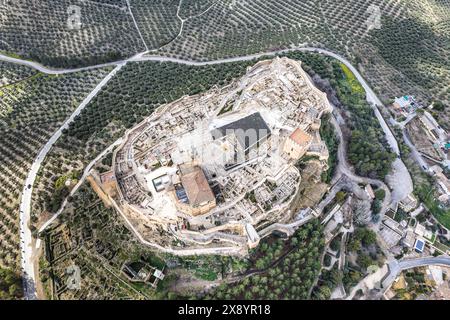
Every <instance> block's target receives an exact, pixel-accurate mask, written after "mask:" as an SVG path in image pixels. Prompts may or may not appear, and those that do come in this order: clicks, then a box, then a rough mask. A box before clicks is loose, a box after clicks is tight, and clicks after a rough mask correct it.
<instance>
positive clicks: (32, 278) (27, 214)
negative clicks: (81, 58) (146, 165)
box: [19, 63, 125, 299]
mask: <svg viewBox="0 0 450 320" xmlns="http://www.w3.org/2000/svg"><path fill="white" fill-rule="evenodd" d="M124 65H125V63H122V64H119V65H118V66H117V67H116V68H114V70H112V71H111V72H110V73H109V74H108V75H107V76H106V77H105V78H104V79H103V80H102V81H101V82H100V83H99V84H98V85H97V86H96V87H95V88H94V90H93V91H92V92H91V93H90V94H89V95H88V96H87V97H86V98H85V99H84V100H83V102H81V104H80V105H79V106H78V107H77V109H75V111H74V112H73V113H72V114H71V116H70V117H69V118H68V119H67V120H66V121H65V122H64V123H63V125H62V126H61V127H60V128H59V129H58V130H57V131H56V132H55V133H54V134H53V135H52V136H51V137H50V139H49V140H48V141H47V143H46V144H45V145H44V146H43V147H42V149H41V150H40V151H39V154H38V155H37V157H36V158H35V160H34V162H33V163H32V165H31V168H30V170H29V171H28V175H27V178H26V180H25V185H24V187H23V191H22V196H21V202H20V209H19V210H20V222H19V224H20V247H21V251H22V258H21V266H22V273H23V276H24V282H23V286H24V297H25V299H35V298H36V289H35V285H34V284H35V282H36V275H35V272H34V263H33V242H32V235H31V230H30V228H29V223H30V219H31V197H32V194H33V185H34V182H35V180H36V176H37V174H38V172H39V169H40V168H41V165H42V163H43V161H44V159H45V157H46V156H47V154H48V152H49V151H50V149H51V148H52V147H53V145H54V144H55V143H56V141H57V140H58V139H59V137H61V135H62V132H63V130H64V129H67V128H68V127H69V125H70V123H71V122H73V121H74V119H75V117H76V116H77V115H79V114H80V112H81V111H82V110H83V109H84V108H85V107H86V106H87V105H88V104H89V102H90V101H91V100H92V99H93V98H94V97H95V96H96V95H97V93H98V92H100V90H101V89H102V88H103V87H104V86H105V85H106V84H107V83H108V81H109V80H111V78H112V77H113V76H114V75H115V74H116V73H117V72H118V71H119V70H120V69H121V68H122V67H123V66H124Z"/></svg>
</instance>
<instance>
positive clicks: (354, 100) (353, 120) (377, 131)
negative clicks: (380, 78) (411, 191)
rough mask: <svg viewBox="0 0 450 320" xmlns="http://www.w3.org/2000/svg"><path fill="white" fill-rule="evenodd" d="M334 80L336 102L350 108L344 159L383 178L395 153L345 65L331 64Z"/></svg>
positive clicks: (356, 167) (362, 90) (372, 176)
mask: <svg viewBox="0 0 450 320" xmlns="http://www.w3.org/2000/svg"><path fill="white" fill-rule="evenodd" d="M334 72H335V77H336V80H337V89H336V90H337V95H338V98H339V100H340V102H341V103H342V104H343V105H344V106H345V107H347V108H348V110H349V111H350V112H351V115H350V118H349V119H348V120H349V123H348V125H349V126H350V128H351V130H352V131H351V136H350V141H349V146H348V159H349V161H350V163H351V164H353V165H354V166H355V169H356V172H357V173H358V174H360V175H363V176H368V177H370V178H377V179H384V177H385V176H386V175H387V174H388V172H389V170H390V168H391V163H392V161H393V160H394V159H395V154H393V153H391V152H390V151H388V150H389V149H388V148H389V147H388V146H387V142H386V139H385V136H384V133H383V131H382V129H381V127H380V125H379V123H378V121H377V119H376V117H375V114H374V111H373V110H372V108H371V107H370V106H369V105H368V103H367V101H366V99H365V98H366V97H365V92H364V89H363V88H362V87H361V85H360V84H359V83H357V82H356V79H355V77H354V76H353V74H352V73H351V72H350V70H348V69H347V68H345V69H344V68H343V65H342V64H339V69H337V68H336V64H334Z"/></svg>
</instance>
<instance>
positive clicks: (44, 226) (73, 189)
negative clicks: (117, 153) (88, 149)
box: [36, 138, 123, 247]
mask: <svg viewBox="0 0 450 320" xmlns="http://www.w3.org/2000/svg"><path fill="white" fill-rule="evenodd" d="M122 141H123V139H122V138H120V139H118V140H116V142H114V143H113V144H112V145H110V146H109V147H108V148H106V149H105V150H103V151H102V152H101V153H100V154H99V155H98V156H97V157H96V158H95V159H94V160H92V161H91V162H90V163H89V164H88V165H87V166H86V168H85V169H84V173H83V176H82V177H81V178H80V180H79V181H78V182H77V184H76V185H75V186H74V187H73V188H72V190H71V191H70V193H69V196H68V197H71V196H73V195H74V194H75V192H77V190H78V189H79V188H80V187H81V186H82V185H83V183H84V181H85V180H86V178H87V177H88V176H89V174H90V172H91V170H92V167H93V166H94V165H95V164H96V163H97V162H98V161H99V160H100V159H101V158H103V157H104V156H105V155H106V154H107V153H109V152H111V151H112V150H113V149H114V147H116V146H118V145H120V144H121V143H122ZM68 197H66V199H65V200H64V201H63V203H62V205H61V207H60V208H59V210H58V212H56V213H55V214H54V215H53V216H52V217H51V218H50V219H48V220H47V221H46V222H45V223H44V224H43V225H42V226H41V227H40V228H39V233H41V232H42V231H44V230H45V229H47V227H48V226H49V225H51V224H52V223H53V221H55V220H56V218H58V216H59V215H60V214H61V213H62V212H63V211H64V208H65V207H66V205H67V203H68ZM36 247H38V246H37V245H36Z"/></svg>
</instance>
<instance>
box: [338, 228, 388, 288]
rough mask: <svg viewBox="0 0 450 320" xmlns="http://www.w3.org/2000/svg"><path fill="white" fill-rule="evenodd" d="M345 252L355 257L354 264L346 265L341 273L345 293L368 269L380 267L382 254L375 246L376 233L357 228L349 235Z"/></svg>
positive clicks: (348, 263)
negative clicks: (374, 266)
mask: <svg viewBox="0 0 450 320" xmlns="http://www.w3.org/2000/svg"><path fill="white" fill-rule="evenodd" d="M347 250H348V252H349V253H350V254H351V255H352V256H356V257H355V258H356V259H355V263H353V262H349V259H348V258H347V259H346V260H347V263H346V266H345V268H344V272H343V280H342V283H343V285H344V288H345V290H346V292H349V290H350V289H351V288H352V287H353V286H355V285H356V284H357V283H358V282H359V281H360V280H361V279H362V278H363V277H364V276H365V275H366V274H367V272H368V267H370V266H372V265H381V263H382V262H383V260H384V258H383V254H382V252H381V249H380V247H379V246H378V244H377V238H376V233H375V232H374V231H372V230H370V229H368V228H365V227H359V228H357V229H356V230H355V231H354V232H353V234H352V235H351V237H350V239H349V241H348V243H347Z"/></svg>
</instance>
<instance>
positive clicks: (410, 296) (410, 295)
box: [394, 268, 434, 300]
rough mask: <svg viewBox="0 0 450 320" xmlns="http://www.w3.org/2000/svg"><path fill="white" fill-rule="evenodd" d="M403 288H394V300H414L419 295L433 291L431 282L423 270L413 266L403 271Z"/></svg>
mask: <svg viewBox="0 0 450 320" xmlns="http://www.w3.org/2000/svg"><path fill="white" fill-rule="evenodd" d="M402 275H403V277H404V280H405V284H406V287H405V288H394V292H395V293H396V295H395V297H394V299H396V300H415V299H416V298H417V297H418V296H419V295H427V294H430V293H432V292H433V290H434V287H433V285H432V283H431V282H430V281H429V280H427V279H426V274H425V270H424V269H422V268H415V269H413V270H408V271H405V272H403V274H402Z"/></svg>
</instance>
